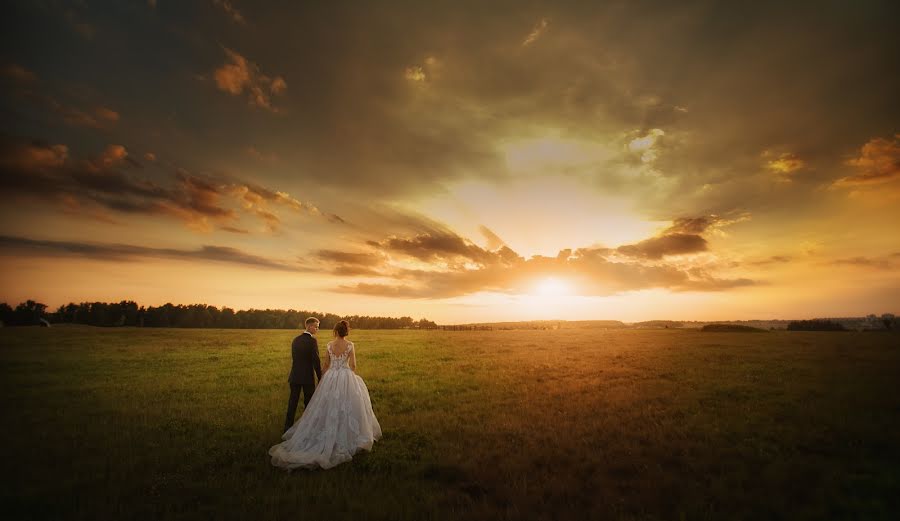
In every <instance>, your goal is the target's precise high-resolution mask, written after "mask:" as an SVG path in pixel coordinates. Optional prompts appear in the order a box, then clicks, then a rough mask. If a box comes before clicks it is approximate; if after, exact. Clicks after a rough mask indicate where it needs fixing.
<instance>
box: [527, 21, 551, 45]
mask: <svg viewBox="0 0 900 521" xmlns="http://www.w3.org/2000/svg"><path fill="white" fill-rule="evenodd" d="M549 26H550V21H549V20H547V19H546V18H541V21H540V22H538V23H537V25H535V26H534V29H532V30H531V32H530V33H528V36H526V37H525V40H524V41H523V42H522V46H523V47H528V46H529V45H531V44H533V43H534V42H536V41H537V40H538V38H540V37H541V36H542V35H543V34H544V33H545V32H546V31H547V27H549Z"/></svg>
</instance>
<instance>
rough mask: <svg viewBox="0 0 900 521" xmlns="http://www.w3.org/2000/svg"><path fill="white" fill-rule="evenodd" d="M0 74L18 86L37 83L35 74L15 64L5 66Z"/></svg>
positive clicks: (0, 70)
mask: <svg viewBox="0 0 900 521" xmlns="http://www.w3.org/2000/svg"><path fill="white" fill-rule="evenodd" d="M0 74H2V75H3V76H4V77H5V78H9V79H11V80H13V81H15V82H17V83H20V84H29V83H35V82H37V74H35V73H33V72H32V71H30V70H28V69H26V68H25V67H22V66H21V65H18V64H15V63H10V64H8V65H5V66H4V67H3V68H2V69H0Z"/></svg>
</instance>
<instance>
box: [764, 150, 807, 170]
mask: <svg viewBox="0 0 900 521" xmlns="http://www.w3.org/2000/svg"><path fill="white" fill-rule="evenodd" d="M771 155H772V153H770V152H768V151H766V152H764V153H763V157H764V158H765V157H770V156H771ZM805 167H806V161H804V160H802V159H800V158H799V157H797V155H796V154H794V153H791V152H783V153H781V154H779V155H778V157H776V158H774V159H769V160H768V161H766V168H767V169H769V170H771V171H772V172H775V173H777V174H781V175H782V176H787V175H790V174H792V173H794V172H796V171H797V170H801V169H803V168H805Z"/></svg>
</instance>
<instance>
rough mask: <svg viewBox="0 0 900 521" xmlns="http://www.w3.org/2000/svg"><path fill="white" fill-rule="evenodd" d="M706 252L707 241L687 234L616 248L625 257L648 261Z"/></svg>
mask: <svg viewBox="0 0 900 521" xmlns="http://www.w3.org/2000/svg"><path fill="white" fill-rule="evenodd" d="M706 250H707V243H706V239H704V238H703V237H701V236H699V235H695V234H687V233H670V234H666V235H663V236H661V237H653V238H650V239H645V240H643V241H641V242H639V243H637V244H629V245H626V246H619V247H618V248H616V251H618V252H619V253H621V254H623V255H628V256H631V257H643V258H647V259H661V258H663V257H665V256H668V255H684V254H688V253H698V252H702V251H706Z"/></svg>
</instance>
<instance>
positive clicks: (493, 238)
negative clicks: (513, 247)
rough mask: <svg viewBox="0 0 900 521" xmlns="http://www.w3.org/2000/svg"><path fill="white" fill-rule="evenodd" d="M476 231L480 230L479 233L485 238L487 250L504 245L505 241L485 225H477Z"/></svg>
mask: <svg viewBox="0 0 900 521" xmlns="http://www.w3.org/2000/svg"><path fill="white" fill-rule="evenodd" d="M478 231H480V232H481V234H482V235H484V238H485V239H487V247H488V249H489V250H496V249H497V248H500V247H501V246H506V243H505V242H503V239H501V238H500V237H498V236H497V234H496V233H494V232H492V231H491V229H490V228H488V227H487V226H484V225H481V226H479V227H478Z"/></svg>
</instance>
